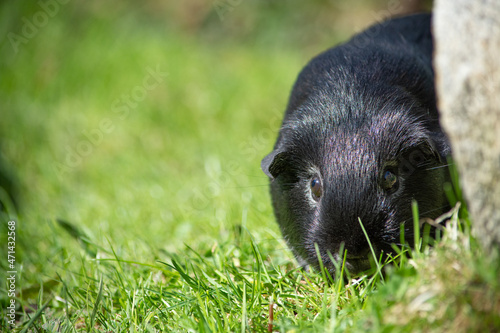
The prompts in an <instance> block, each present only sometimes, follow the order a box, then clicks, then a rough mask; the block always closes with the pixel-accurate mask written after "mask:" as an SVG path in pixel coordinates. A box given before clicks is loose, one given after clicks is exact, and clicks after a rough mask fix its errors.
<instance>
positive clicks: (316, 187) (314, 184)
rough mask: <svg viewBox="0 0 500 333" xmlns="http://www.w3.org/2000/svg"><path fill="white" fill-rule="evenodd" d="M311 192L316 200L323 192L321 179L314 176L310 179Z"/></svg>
mask: <svg viewBox="0 0 500 333" xmlns="http://www.w3.org/2000/svg"><path fill="white" fill-rule="evenodd" d="M311 193H312V197H313V198H314V200H316V201H318V200H319V198H320V197H321V195H322V194H323V186H322V185H321V180H319V179H318V178H314V179H313V180H311Z"/></svg>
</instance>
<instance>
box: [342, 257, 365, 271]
mask: <svg viewBox="0 0 500 333" xmlns="http://www.w3.org/2000/svg"><path fill="white" fill-rule="evenodd" d="M345 266H346V268H347V270H348V271H349V273H350V274H355V275H356V274H360V273H362V272H364V271H368V270H370V269H371V264H370V259H369V258H359V259H349V260H346V262H345Z"/></svg>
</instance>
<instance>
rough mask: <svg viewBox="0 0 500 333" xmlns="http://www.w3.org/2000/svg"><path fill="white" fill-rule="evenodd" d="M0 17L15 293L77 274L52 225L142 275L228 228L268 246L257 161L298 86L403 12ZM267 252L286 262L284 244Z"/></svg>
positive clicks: (246, 4) (281, 5)
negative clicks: (325, 59)
mask: <svg viewBox="0 0 500 333" xmlns="http://www.w3.org/2000/svg"><path fill="white" fill-rule="evenodd" d="M422 6H424V7H426V8H429V3H427V4H426V5H422ZM0 10H1V14H0V17H1V19H0V31H1V34H0V35H1V36H2V40H1V44H0V152H1V157H2V158H1V159H2V163H3V166H4V168H5V169H6V170H7V171H6V174H8V175H9V177H10V178H12V179H13V180H14V181H15V183H16V184H17V191H16V192H17V193H16V199H17V202H18V209H17V210H15V211H14V209H13V207H12V205H10V206H9V211H10V214H11V215H10V217H9V216H5V214H4V216H3V217H2V239H3V238H4V237H5V236H4V235H6V229H5V225H6V223H4V222H6V221H7V220H9V219H13V218H14V219H15V220H16V221H17V250H16V251H17V252H16V260H17V263H18V265H22V280H21V282H20V284H21V287H25V286H28V285H30V284H32V283H35V282H37V281H38V282H40V281H41V280H42V281H43V280H45V279H46V278H50V277H53V276H54V274H55V272H61V271H64V270H71V269H73V270H78V269H80V266H79V263H78V260H76V261H75V260H74V259H75V258H76V259H78V258H79V255H78V253H79V251H83V250H82V247H81V246H80V244H78V242H76V241H75V240H74V239H72V238H71V237H70V235H69V234H68V233H67V232H66V231H64V230H63V228H61V227H60V225H59V224H58V223H57V222H56V220H57V219H62V220H64V221H66V222H68V223H69V224H70V225H73V226H76V227H77V228H79V229H80V230H82V232H84V234H85V235H87V237H88V239H89V240H90V242H91V243H93V244H96V245H97V246H98V247H103V248H107V249H109V248H113V250H114V251H116V253H117V254H118V255H119V256H120V257H122V258H125V259H129V260H140V261H142V262H152V261H154V260H157V259H158V258H161V257H162V256H164V255H165V253H167V254H168V253H171V252H180V251H183V250H184V244H188V245H190V246H192V247H194V248H197V249H203V248H205V249H209V248H210V246H211V245H212V244H213V243H214V242H221V241H231V240H230V235H231V234H230V230H232V229H233V228H234V227H244V228H247V229H249V230H250V231H251V232H252V234H254V235H255V236H256V238H257V241H261V242H264V241H270V242H276V239H279V238H280V235H279V230H278V228H277V226H276V224H275V222H274V218H273V215H272V209H271V205H270V200H269V196H268V188H267V183H268V181H267V178H266V177H265V176H264V174H263V173H262V172H261V171H260V160H261V158H262V157H263V156H265V155H266V154H267V153H268V152H269V151H270V150H271V148H272V145H273V143H274V140H275V138H276V134H277V130H278V128H279V125H280V120H281V117H282V113H283V111H284V108H285V106H286V103H287V98H288V94H289V92H290V89H291V87H292V84H293V82H294V80H295V78H296V76H297V74H298V72H299V71H300V69H301V68H302V67H303V66H304V65H305V63H306V62H307V61H308V60H309V59H310V58H312V57H313V56H314V55H316V54H318V53H319V52H321V51H323V50H324V49H326V48H328V47H330V46H333V45H334V44H336V43H338V42H340V41H342V40H345V39H347V38H348V37H349V36H351V35H352V34H353V33H355V32H357V31H360V30H362V29H363V28H365V27H367V26H368V25H370V24H372V23H374V22H376V21H377V20H380V19H382V18H384V17H387V16H389V15H395V14H398V13H402V12H405V11H412V10H414V8H411V4H410V2H404V1H403V2H398V1H396V2H394V1H382V0H373V1H368V0H352V1H349V2H344V1H326V0H315V1H307V2H306V1H299V0H291V1H271V0H267V1H264V0H260V1H245V0H220V1H219V0H217V1H202V0H189V1H165V2H162V1H155V0H146V1H142V2H136V1H106V2H103V1H81V0H73V1H71V0H70V1H57V0H42V1H40V2H34V1H16V2H13V1H11V2H6V1H5V2H2V4H1V5H0ZM3 243H4V241H3V240H2V244H3ZM1 251H5V249H3V248H2V250H1ZM276 252H277V253H278V254H277V255H282V256H286V257H288V258H289V255H288V252H287V251H286V250H285V249H284V247H283V245H282V243H278V242H276ZM4 257H5V255H2V265H4V261H3V258H4ZM2 268H5V267H2Z"/></svg>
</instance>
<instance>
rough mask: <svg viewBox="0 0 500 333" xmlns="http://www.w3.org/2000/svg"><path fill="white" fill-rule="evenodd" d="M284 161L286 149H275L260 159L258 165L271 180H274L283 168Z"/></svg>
mask: <svg viewBox="0 0 500 333" xmlns="http://www.w3.org/2000/svg"><path fill="white" fill-rule="evenodd" d="M285 161H286V151H284V150H283V149H275V150H273V151H272V152H271V153H269V155H267V156H266V157H264V158H263V159H262V161H261V162H260V167H261V168H262V171H264V173H265V174H266V175H267V176H268V177H269V178H270V179H271V180H274V178H276V177H278V175H279V174H280V173H281V172H282V171H283V170H284V167H285Z"/></svg>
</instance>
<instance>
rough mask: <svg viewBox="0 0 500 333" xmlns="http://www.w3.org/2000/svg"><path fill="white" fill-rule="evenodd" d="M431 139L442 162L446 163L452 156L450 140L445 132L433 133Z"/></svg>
mask: <svg viewBox="0 0 500 333" xmlns="http://www.w3.org/2000/svg"><path fill="white" fill-rule="evenodd" d="M430 137H431V140H432V142H433V143H434V145H433V146H434V148H435V149H436V150H437V153H438V154H439V157H440V158H441V161H446V159H447V157H448V156H449V155H451V146H450V142H449V141H448V138H447V137H446V135H445V134H444V133H443V132H431V134H430Z"/></svg>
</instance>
